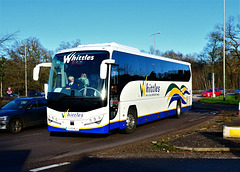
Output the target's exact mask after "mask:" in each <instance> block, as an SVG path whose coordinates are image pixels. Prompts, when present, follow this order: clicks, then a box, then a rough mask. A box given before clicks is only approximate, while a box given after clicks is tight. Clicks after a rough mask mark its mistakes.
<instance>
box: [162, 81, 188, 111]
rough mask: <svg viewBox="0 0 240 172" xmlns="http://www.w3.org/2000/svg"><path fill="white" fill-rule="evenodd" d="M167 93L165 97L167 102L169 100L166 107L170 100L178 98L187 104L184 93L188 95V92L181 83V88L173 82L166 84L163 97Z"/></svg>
mask: <svg viewBox="0 0 240 172" xmlns="http://www.w3.org/2000/svg"><path fill="white" fill-rule="evenodd" d="M168 93H169V95H168V99H167V102H168V101H169V104H168V107H169V106H170V105H171V104H172V102H174V101H177V100H179V99H181V101H182V103H183V104H187V102H186V95H190V92H189V90H188V89H187V87H186V86H185V85H182V86H181V88H179V87H178V86H177V85H176V84H174V83H172V84H170V85H169V86H168V89H167V91H166V94H165V97H166V95H167V94H168Z"/></svg>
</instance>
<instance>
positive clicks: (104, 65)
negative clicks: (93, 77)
mask: <svg viewBox="0 0 240 172" xmlns="http://www.w3.org/2000/svg"><path fill="white" fill-rule="evenodd" d="M114 63H115V60H113V59H106V60H103V61H102V63H101V65H100V78H101V79H106V77H107V67H108V64H114Z"/></svg>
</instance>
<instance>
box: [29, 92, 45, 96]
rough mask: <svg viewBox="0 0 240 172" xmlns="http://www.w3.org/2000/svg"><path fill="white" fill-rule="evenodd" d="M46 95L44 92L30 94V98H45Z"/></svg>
mask: <svg viewBox="0 0 240 172" xmlns="http://www.w3.org/2000/svg"><path fill="white" fill-rule="evenodd" d="M44 96H45V94H44V93H43V92H31V93H28V97H44Z"/></svg>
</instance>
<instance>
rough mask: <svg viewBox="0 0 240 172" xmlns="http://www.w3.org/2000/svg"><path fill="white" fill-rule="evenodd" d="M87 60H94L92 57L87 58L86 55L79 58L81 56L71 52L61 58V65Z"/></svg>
mask: <svg viewBox="0 0 240 172" xmlns="http://www.w3.org/2000/svg"><path fill="white" fill-rule="evenodd" d="M89 60H94V56H89V55H88V54H86V55H84V56H81V55H76V52H72V53H71V54H69V55H65V56H64V57H63V63H69V62H75V63H76V62H78V61H89Z"/></svg>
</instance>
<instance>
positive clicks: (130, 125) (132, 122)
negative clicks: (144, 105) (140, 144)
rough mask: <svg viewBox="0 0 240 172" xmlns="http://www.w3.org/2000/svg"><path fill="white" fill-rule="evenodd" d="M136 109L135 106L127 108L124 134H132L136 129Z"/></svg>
mask: <svg viewBox="0 0 240 172" xmlns="http://www.w3.org/2000/svg"><path fill="white" fill-rule="evenodd" d="M137 121H138V120H137V108H136V106H134V105H133V106H129V109H128V113H127V121H126V128H125V129H124V132H125V133H126V134H130V133H133V132H134V131H135V129H136V127H137Z"/></svg>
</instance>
